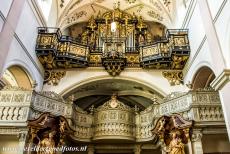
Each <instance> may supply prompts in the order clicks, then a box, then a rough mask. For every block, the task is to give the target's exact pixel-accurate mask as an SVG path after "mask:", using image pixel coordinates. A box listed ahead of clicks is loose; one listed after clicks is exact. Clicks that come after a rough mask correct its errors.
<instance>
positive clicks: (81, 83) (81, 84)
mask: <svg viewBox="0 0 230 154" xmlns="http://www.w3.org/2000/svg"><path fill="white" fill-rule="evenodd" d="M108 79H114V78H113V77H111V76H108V75H102V76H97V77H96V78H95V77H91V78H87V79H84V80H82V81H80V82H79V83H75V84H74V85H71V86H69V87H68V88H65V89H63V90H62V91H61V92H60V93H59V94H60V95H62V96H65V95H67V94H68V93H70V92H71V91H73V90H74V89H77V88H78V87H80V86H83V85H86V84H89V83H91V82H95V81H102V80H108ZM116 79H118V80H125V81H132V82H136V83H139V84H142V85H144V86H146V87H149V88H150V89H153V90H154V91H156V92H158V93H159V94H160V95H161V96H166V94H165V93H164V92H163V91H162V90H161V89H159V88H158V87H156V86H153V85H152V84H151V85H150V84H149V83H147V82H145V81H141V80H138V79H136V78H132V77H122V76H119V77H116Z"/></svg>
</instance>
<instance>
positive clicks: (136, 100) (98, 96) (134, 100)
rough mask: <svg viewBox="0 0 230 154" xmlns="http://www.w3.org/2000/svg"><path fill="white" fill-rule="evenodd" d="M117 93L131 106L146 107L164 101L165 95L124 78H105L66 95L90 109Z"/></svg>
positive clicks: (78, 104) (120, 99) (81, 106)
mask: <svg viewBox="0 0 230 154" xmlns="http://www.w3.org/2000/svg"><path fill="white" fill-rule="evenodd" d="M112 95H116V96H117V99H118V100H119V101H121V102H123V103H124V104H126V105H128V106H130V107H132V108H133V107H135V106H136V107H138V108H139V109H140V110H144V109H146V108H147V107H148V106H150V105H151V104H152V103H153V102H154V101H158V102H160V101H162V99H163V96H162V95H161V94H160V93H159V92H157V91H156V90H154V89H151V88H149V87H147V86H146V85H143V84H141V83H138V82H135V81H128V80H124V79H103V80H97V81H92V82H90V83H86V84H84V85H81V86H79V87H77V88H75V89H73V90H71V91H70V92H68V93H66V94H65V95H64V98H68V97H73V96H74V97H73V98H74V103H75V104H76V105H77V106H79V107H80V108H82V109H83V110H88V109H89V108H90V107H91V106H92V105H94V107H98V106H100V105H102V104H103V103H105V102H106V101H108V100H110V99H111V96H112Z"/></svg>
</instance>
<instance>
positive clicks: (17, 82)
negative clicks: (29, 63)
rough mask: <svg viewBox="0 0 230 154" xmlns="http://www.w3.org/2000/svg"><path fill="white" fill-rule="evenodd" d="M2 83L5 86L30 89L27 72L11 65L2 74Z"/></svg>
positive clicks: (22, 68)
mask: <svg viewBox="0 0 230 154" xmlns="http://www.w3.org/2000/svg"><path fill="white" fill-rule="evenodd" d="M2 80H3V82H4V83H5V84H6V85H11V86H17V87H22V88H25V89H32V78H31V76H30V75H29V73H28V71H27V70H26V69H25V68H24V67H22V66H20V65H12V66H10V67H8V68H7V69H6V70H5V71H4V73H3V78H2Z"/></svg>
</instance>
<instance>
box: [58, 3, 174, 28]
mask: <svg viewBox="0 0 230 154" xmlns="http://www.w3.org/2000/svg"><path fill="white" fill-rule="evenodd" d="M118 1H119V2H120V9H121V10H122V11H125V12H127V13H130V14H135V15H137V16H139V15H141V16H142V17H143V19H144V20H146V21H154V22H159V23H162V24H163V25H165V26H166V27H168V26H170V25H171V23H172V21H173V19H174V18H175V13H176V12H175V10H176V9H175V6H176V4H175V3H176V1H173V0H58V22H57V23H58V27H61V29H65V28H67V27H69V26H71V25H73V24H76V23H80V22H86V21H88V20H89V19H90V17H91V16H92V15H94V16H97V14H98V13H99V12H101V14H103V13H104V12H107V11H110V10H113V9H114V3H115V2H118Z"/></svg>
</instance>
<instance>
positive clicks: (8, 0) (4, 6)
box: [0, 0, 13, 18]
mask: <svg viewBox="0 0 230 154" xmlns="http://www.w3.org/2000/svg"><path fill="white" fill-rule="evenodd" d="M12 1H13V0H2V1H1V5H0V11H1V14H2V15H3V16H4V17H5V18H6V17H7V14H8V12H9V10H10V6H11V4H12Z"/></svg>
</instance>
